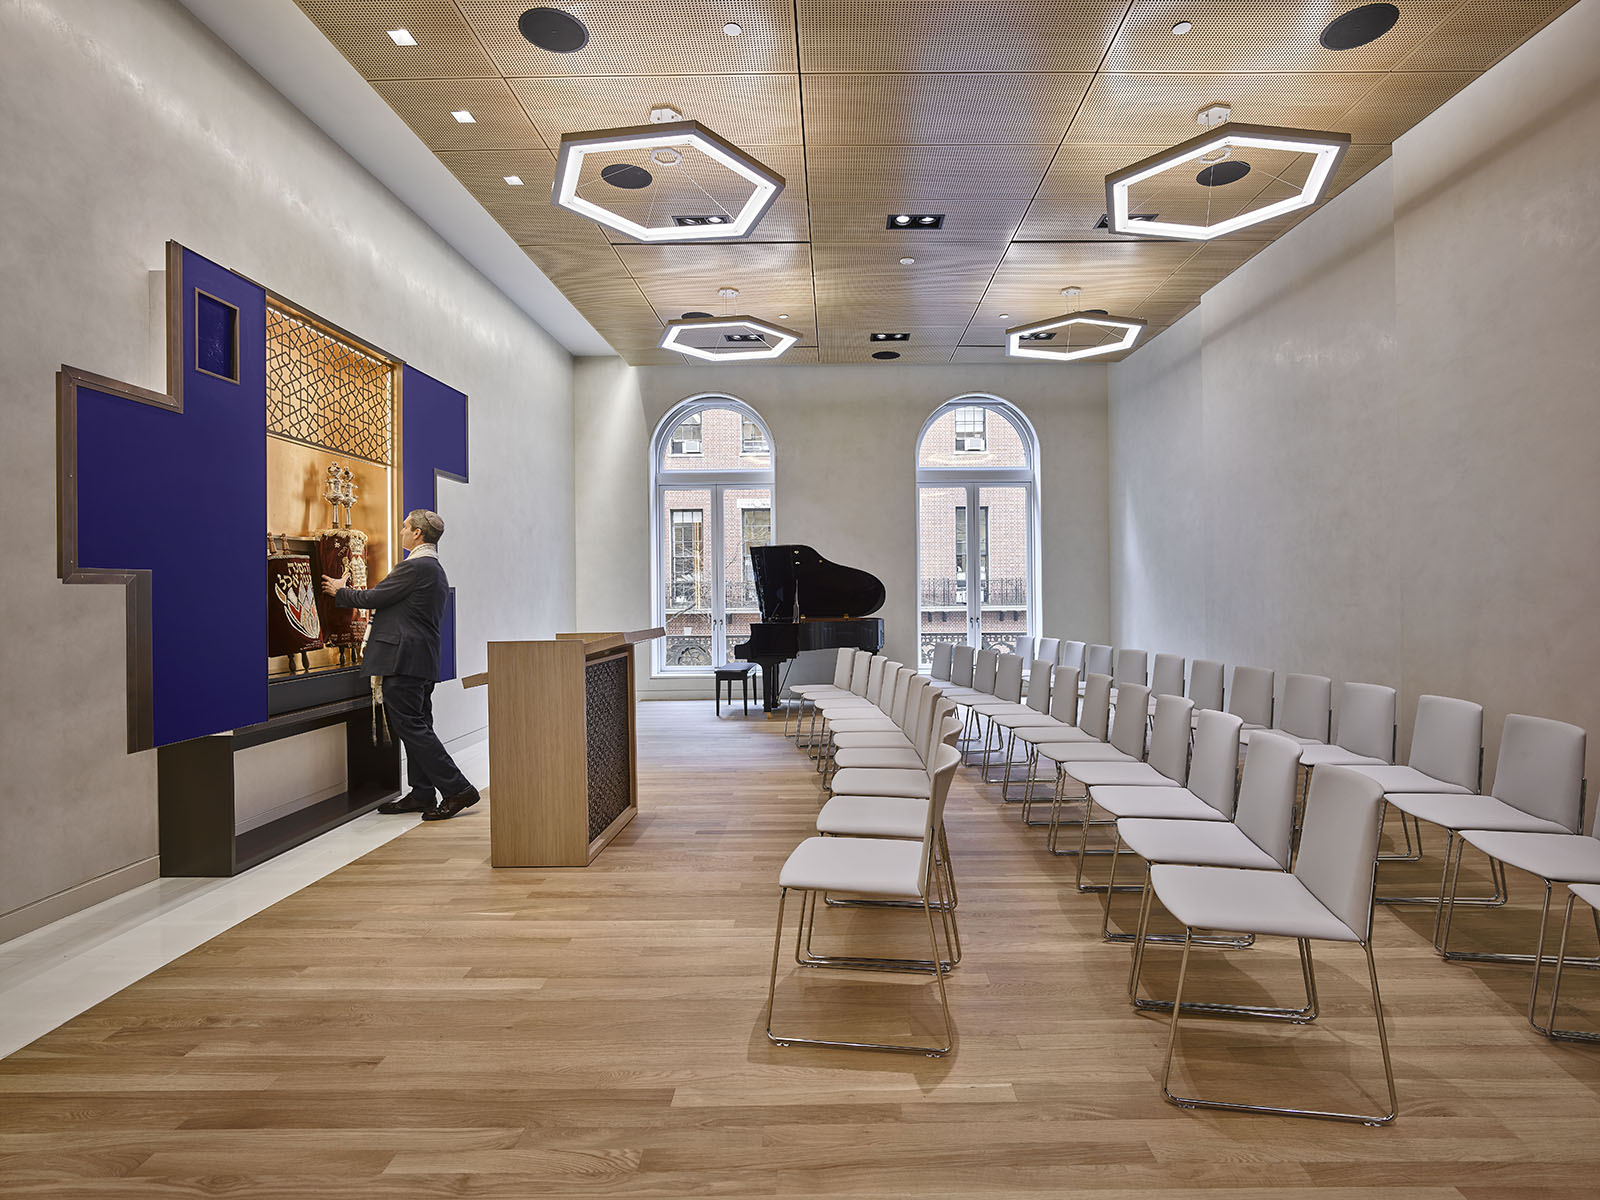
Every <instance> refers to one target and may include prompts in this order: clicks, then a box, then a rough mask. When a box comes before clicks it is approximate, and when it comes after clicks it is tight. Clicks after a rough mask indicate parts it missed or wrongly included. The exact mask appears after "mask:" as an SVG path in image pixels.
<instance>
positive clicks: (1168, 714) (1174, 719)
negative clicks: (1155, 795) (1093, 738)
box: [1061, 695, 1194, 791]
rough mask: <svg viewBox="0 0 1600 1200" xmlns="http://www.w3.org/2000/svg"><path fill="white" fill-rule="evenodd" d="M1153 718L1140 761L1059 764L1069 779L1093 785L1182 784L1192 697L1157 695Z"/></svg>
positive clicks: (1186, 775)
mask: <svg viewBox="0 0 1600 1200" xmlns="http://www.w3.org/2000/svg"><path fill="white" fill-rule="evenodd" d="M1155 703H1156V719H1155V723H1154V725H1153V727H1152V729H1151V732H1150V750H1149V753H1148V754H1147V755H1146V756H1145V760H1144V761H1143V762H1095V761H1088V762H1084V761H1072V762H1067V763H1064V764H1063V765H1062V768H1061V769H1062V770H1063V771H1064V772H1065V773H1066V774H1067V776H1068V777H1069V778H1071V779H1074V780H1076V781H1077V782H1078V783H1079V784H1081V785H1083V787H1085V788H1088V789H1089V790H1090V791H1093V789H1095V788H1096V787H1118V786H1125V787H1172V786H1174V785H1176V786H1177V787H1183V786H1184V785H1185V784H1186V783H1187V782H1188V781H1189V717H1190V715H1191V713H1192V712H1193V710H1194V701H1193V700H1189V699H1186V698H1185V697H1183V696H1171V695H1168V696H1158V697H1156V702H1155Z"/></svg>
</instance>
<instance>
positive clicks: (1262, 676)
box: [1228, 667, 1275, 728]
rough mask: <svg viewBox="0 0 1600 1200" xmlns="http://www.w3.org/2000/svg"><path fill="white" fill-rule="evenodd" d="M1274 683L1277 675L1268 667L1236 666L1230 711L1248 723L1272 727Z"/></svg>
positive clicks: (1229, 704)
mask: <svg viewBox="0 0 1600 1200" xmlns="http://www.w3.org/2000/svg"><path fill="white" fill-rule="evenodd" d="M1274 683H1275V677H1274V675H1273V673H1272V672H1271V671H1270V670H1268V669H1267V668H1266V667H1235V668H1234V669H1233V695H1231V696H1229V697H1228V711H1229V712H1231V713H1232V714H1233V715H1234V716H1236V717H1238V718H1239V719H1240V720H1241V721H1243V722H1244V723H1245V724H1246V725H1260V726H1262V727H1263V728H1270V727H1271V726H1272V690H1273V686H1274Z"/></svg>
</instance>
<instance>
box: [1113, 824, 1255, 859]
mask: <svg viewBox="0 0 1600 1200" xmlns="http://www.w3.org/2000/svg"><path fill="white" fill-rule="evenodd" d="M1117 836H1118V837H1120V838H1121V839H1122V844H1123V845H1124V846H1126V847H1128V849H1130V850H1132V851H1133V852H1134V853H1135V854H1137V855H1138V856H1139V857H1140V858H1142V859H1144V860H1146V861H1147V862H1151V863H1190V864H1192V865H1195V866H1202V867H1238V868H1240V869H1241V870H1251V871H1278V870H1282V864H1280V863H1278V862H1277V861H1276V860H1274V859H1273V857H1272V855H1270V854H1268V853H1267V852H1266V851H1265V850H1263V849H1262V848H1261V847H1260V846H1258V845H1256V844H1255V843H1254V842H1252V841H1251V840H1250V839H1249V837H1248V836H1246V834H1245V832H1244V830H1242V829H1240V828H1239V827H1238V826H1237V825H1235V824H1234V823H1233V822H1232V821H1174V820H1171V819H1166V820H1162V819H1153V818H1149V817H1133V818H1129V819H1127V820H1122V821H1118V822H1117Z"/></svg>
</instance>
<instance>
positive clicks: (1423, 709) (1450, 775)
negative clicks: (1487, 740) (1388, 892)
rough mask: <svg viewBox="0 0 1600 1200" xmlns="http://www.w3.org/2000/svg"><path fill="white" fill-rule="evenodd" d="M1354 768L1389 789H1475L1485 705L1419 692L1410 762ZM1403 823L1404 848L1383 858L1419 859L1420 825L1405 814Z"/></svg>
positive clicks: (1478, 778) (1480, 779) (1463, 791)
mask: <svg viewBox="0 0 1600 1200" xmlns="http://www.w3.org/2000/svg"><path fill="white" fill-rule="evenodd" d="M1350 769H1351V770H1352V771H1358V772H1360V773H1361V774H1363V775H1365V776H1367V778H1369V779H1373V780H1376V781H1377V783H1378V786H1379V787H1381V788H1383V790H1384V791H1385V792H1396V793H1398V792H1454V793H1456V794H1458V795H1468V794H1470V793H1473V792H1476V791H1478V790H1479V789H1480V787H1481V786H1482V783H1483V705H1481V704H1474V703H1472V701H1470V700H1455V699H1452V698H1450V697H1447V696H1420V697H1418V698H1417V714H1416V719H1415V720H1414V721H1413V722H1412V726H1411V750H1410V753H1409V755H1408V756H1407V759H1406V764H1405V765H1404V766H1401V765H1389V764H1386V763H1374V764H1358V765H1355V766H1352V767H1351V768H1350ZM1400 827H1401V830H1402V831H1403V832H1404V834H1405V839H1406V845H1405V849H1404V850H1403V851H1401V852H1400V853H1398V854H1385V855H1383V858H1384V860H1385V861H1389V862H1416V861H1417V860H1418V859H1419V858H1421V857H1422V829H1421V827H1420V826H1419V825H1417V824H1416V822H1415V821H1408V819H1407V818H1405V817H1402V818H1401V821H1400ZM1413 830H1415V833H1416V843H1415V845H1413V844H1412V832H1413Z"/></svg>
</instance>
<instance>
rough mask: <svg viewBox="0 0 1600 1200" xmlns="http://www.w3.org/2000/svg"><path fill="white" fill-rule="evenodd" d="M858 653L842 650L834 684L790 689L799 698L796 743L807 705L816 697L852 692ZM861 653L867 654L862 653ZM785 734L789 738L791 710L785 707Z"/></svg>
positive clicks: (836, 663)
mask: <svg viewBox="0 0 1600 1200" xmlns="http://www.w3.org/2000/svg"><path fill="white" fill-rule="evenodd" d="M857 653H858V651H856V650H853V649H849V648H845V649H841V650H840V651H839V653H838V656H837V657H836V658H835V659H834V663H833V682H832V683H803V684H799V685H798V686H796V687H792V688H790V689H789V694H790V695H791V696H795V697H798V699H799V701H800V705H799V707H798V708H796V709H795V720H794V737H795V740H796V742H798V741H799V739H800V718H801V717H802V716H803V715H804V713H805V709H806V705H807V704H808V703H809V702H810V701H811V700H812V698H813V697H815V696H822V695H842V694H843V693H845V692H848V691H849V690H850V673H851V671H852V670H854V669H855V662H856V654H857ZM860 653H865V651H861V652H860ZM783 734H784V736H785V737H788V736H789V710H788V706H787V705H785V706H784V713H783Z"/></svg>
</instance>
